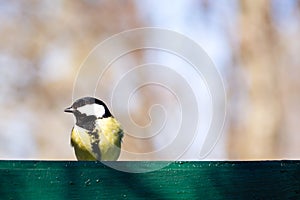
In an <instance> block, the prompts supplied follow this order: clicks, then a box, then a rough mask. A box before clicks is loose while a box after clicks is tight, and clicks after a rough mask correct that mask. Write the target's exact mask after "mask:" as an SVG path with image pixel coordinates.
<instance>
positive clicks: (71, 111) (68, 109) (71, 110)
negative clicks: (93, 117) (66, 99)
mask: <svg viewBox="0 0 300 200" xmlns="http://www.w3.org/2000/svg"><path fill="white" fill-rule="evenodd" d="M74 111H75V109H74V108H72V107H69V108H66V109H65V110H64V112H68V113H74Z"/></svg>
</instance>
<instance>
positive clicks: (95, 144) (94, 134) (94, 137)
mask: <svg viewBox="0 0 300 200" xmlns="http://www.w3.org/2000/svg"><path fill="white" fill-rule="evenodd" d="M88 133H89V135H90V136H91V147H92V152H93V153H94V155H95V156H96V159H97V160H101V150H100V147H99V142H100V139H99V134H98V130H95V131H90V132H88Z"/></svg>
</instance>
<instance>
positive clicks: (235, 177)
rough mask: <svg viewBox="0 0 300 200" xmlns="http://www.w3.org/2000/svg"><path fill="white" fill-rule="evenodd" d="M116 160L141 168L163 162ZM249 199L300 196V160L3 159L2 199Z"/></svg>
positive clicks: (0, 170)
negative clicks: (117, 167) (106, 162)
mask: <svg viewBox="0 0 300 200" xmlns="http://www.w3.org/2000/svg"><path fill="white" fill-rule="evenodd" d="M114 163H115V164H117V165H126V167H129V168H136V169H138V168H140V167H141V168H144V169H145V168H146V169H153V168H157V167H158V166H160V165H162V164H164V163H163V162H114ZM114 163H113V164H114ZM245 198H248V199H249V198H251V199H300V161H264V162H217V161H215V162H205V161H204V162H202V161H201V162H173V163H171V164H170V165H168V166H167V167H165V168H163V169H160V170H157V171H153V172H148V173H126V172H121V171H117V170H114V169H111V168H109V167H107V166H106V165H104V164H103V163H101V162H73V161H0V199H245Z"/></svg>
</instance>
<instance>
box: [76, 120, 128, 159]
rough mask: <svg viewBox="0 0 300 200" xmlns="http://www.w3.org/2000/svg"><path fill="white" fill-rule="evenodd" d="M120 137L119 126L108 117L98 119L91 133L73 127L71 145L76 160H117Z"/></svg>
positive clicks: (121, 134)
mask: <svg viewBox="0 0 300 200" xmlns="http://www.w3.org/2000/svg"><path fill="white" fill-rule="evenodd" d="M122 136H123V131H122V129H121V128H120V124H119V123H118V122H117V120H116V119H115V118H113V117H108V118H102V119H98V120H97V121H96V127H95V129H94V130H93V131H92V132H91V131H90V132H89V131H87V130H86V129H83V128H80V127H78V126H75V127H74V128H73V130H72V134H71V144H72V146H74V149H75V154H76V157H77V159H78V160H99V159H100V160H117V159H118V157H119V155H120V147H121V140H122Z"/></svg>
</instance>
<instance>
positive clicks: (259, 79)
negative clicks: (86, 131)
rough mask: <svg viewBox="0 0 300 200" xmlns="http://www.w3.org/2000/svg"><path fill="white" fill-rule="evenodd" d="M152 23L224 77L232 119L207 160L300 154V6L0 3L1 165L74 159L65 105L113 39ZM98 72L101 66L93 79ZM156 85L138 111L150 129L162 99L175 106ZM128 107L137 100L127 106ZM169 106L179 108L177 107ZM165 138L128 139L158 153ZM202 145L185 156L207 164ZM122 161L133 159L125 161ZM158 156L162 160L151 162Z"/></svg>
mask: <svg viewBox="0 0 300 200" xmlns="http://www.w3.org/2000/svg"><path fill="white" fill-rule="evenodd" d="M149 26H155V27H160V28H167V29H170V30H174V31H178V32H179V33H182V34H184V35H186V36H187V37H189V38H191V39H193V40H194V41H196V42H197V43H198V44H199V45H201V47H202V48H203V49H204V50H205V51H206V52H207V54H208V55H209V57H210V58H211V59H212V60H213V62H214V63H215V65H216V67H217V68H218V70H219V71H220V73H221V74H222V77H223V81H224V84H225V88H226V93H227V118H226V123H225V127H224V130H223V133H222V136H221V138H220V140H219V141H218V143H217V145H216V146H215V148H214V150H213V151H212V152H211V154H210V155H209V156H208V157H207V159H211V160H214V159H220V160H227V159H233V160H235V159H239V160H253V159H299V158H300V146H299V141H300V135H299V125H300V116H299V114H300V105H299V102H300V92H299V89H300V79H299V75H300V56H299V52H300V42H299V41H300V1H299V0H286V1H281V0H263V1H251V0H247V1H234V0H233V1H223V0H222V1H217V2H213V1H208V0H188V1H184V0H182V1H170V0H168V1H163V2H160V3H156V4H154V3H153V2H152V1H150V0H145V1H137V0H136V1H108V0H106V1H94V0H83V1H67V0H51V1H50V0H44V1H36V0H29V1H16V0H11V1H0V105H1V112H0V119H1V120H0V159H47V160H53V159H54V160H58V159H66V160H74V159H75V156H74V153H73V149H72V148H71V146H70V131H71V128H72V126H73V119H72V116H70V115H67V114H65V113H63V109H64V108H65V107H67V106H69V105H70V104H71V103H72V95H73V84H74V81H75V78H76V75H77V73H78V70H79V67H80V65H81V64H82V62H83V60H84V59H85V58H86V56H87V55H88V54H89V52H90V51H91V50H92V49H93V48H94V47H95V46H96V45H97V44H99V43H100V42H101V41H103V40H105V39H107V38H108V37H110V36H111V35H113V34H116V33H119V32H121V31H124V30H128V29H132V28H138V27H149ZM139 39H143V38H137V40H139ZM131 42H133V43H134V41H131ZM122 45H132V44H131V43H130V42H124V43H123V44H122ZM147 59H148V60H149V57H147V56H145V54H143V52H139V51H138V52H135V53H134V54H132V55H131V56H130V59H127V60H126V59H124V60H122V62H123V64H124V65H125V66H127V65H128V66H131V65H132V66H136V65H138V64H142V63H144V62H145V61H146V60H147ZM163 59H164V55H160V60H163ZM121 64H122V63H121ZM125 68H126V67H125ZM94 70H97V66H95V69H93V68H90V70H89V71H88V72H86V73H87V74H86V77H88V76H89V74H93V73H94V72H95V71H94ZM122 73H124V71H122V70H120V69H118V70H111V72H109V75H108V76H106V79H107V81H105V82H104V83H102V85H101V92H100V93H97V95H99V97H101V98H102V99H104V100H106V99H108V97H107V95H108V94H109V92H110V91H111V87H110V85H111V84H110V80H114V79H115V78H116V77H118V76H120V74H122ZM144 77H145V74H141V75H140V76H139V75H137V77H135V78H136V79H139V80H142V79H143V78H144ZM87 81H89V80H87ZM135 81H136V80H134V81H130V83H128V84H131V85H132V84H134V83H135ZM87 85H88V84H87ZM85 87H87V86H85V85H84V84H82V85H81V86H80V90H81V91H86V90H89V89H90V88H85ZM99 87H100V86H99ZM177 88H178V89H179V90H180V83H178V86H177ZM93 89H94V88H93ZM146 89H147V88H145V91H141V93H140V95H139V96H138V97H137V99H136V100H135V103H134V104H131V105H130V106H131V107H130V108H131V113H132V116H133V118H134V119H135V122H136V123H137V124H138V125H140V126H143V125H145V124H147V123H148V122H149V116H148V109H149V107H151V105H153V103H157V102H164V101H168V102H173V101H172V98H173V97H169V96H167V95H162V94H160V93H159V89H158V90H155V91H152V93H151V92H150V93H149V90H146ZM151 90H153V89H151ZM149 94H150V95H149ZM170 99H171V100H170ZM123 102H127V100H124V101H123V100H120V105H118V106H121V107H122V103H123ZM137 102H138V103H137ZM168 105H169V106H170V107H171V109H172V105H173V104H172V103H170V104H168ZM126 106H127V105H126ZM174 112H176V110H175V111H174ZM119 118H120V121H122V118H126V116H125V115H124V116H122V114H121V115H120V116H119ZM174 124H176V123H175V122H174ZM174 126H175V125H174ZM170 132H171V131H170ZM170 137H172V135H171V136H170ZM159 142H160V143H168V140H167V139H166V140H165V141H162V140H160V141H155V140H154V141H151V142H149V141H148V142H137V141H135V140H132V139H131V138H130V137H125V138H124V142H123V148H124V149H127V150H128V151H134V152H148V151H155V150H156V148H157V145H159V144H158V143H159ZM197 148H198V150H199V148H200V147H199V144H198V143H197V142H195V143H194V144H193V148H191V149H190V152H187V155H186V157H184V159H191V160H193V159H194V160H197V157H194V155H193V153H192V152H191V151H193V149H197ZM121 159H122V160H126V159H127V160H128V159H129V160H130V158H128V157H126V156H124V155H121ZM155 159H161V158H160V157H149V160H155Z"/></svg>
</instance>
